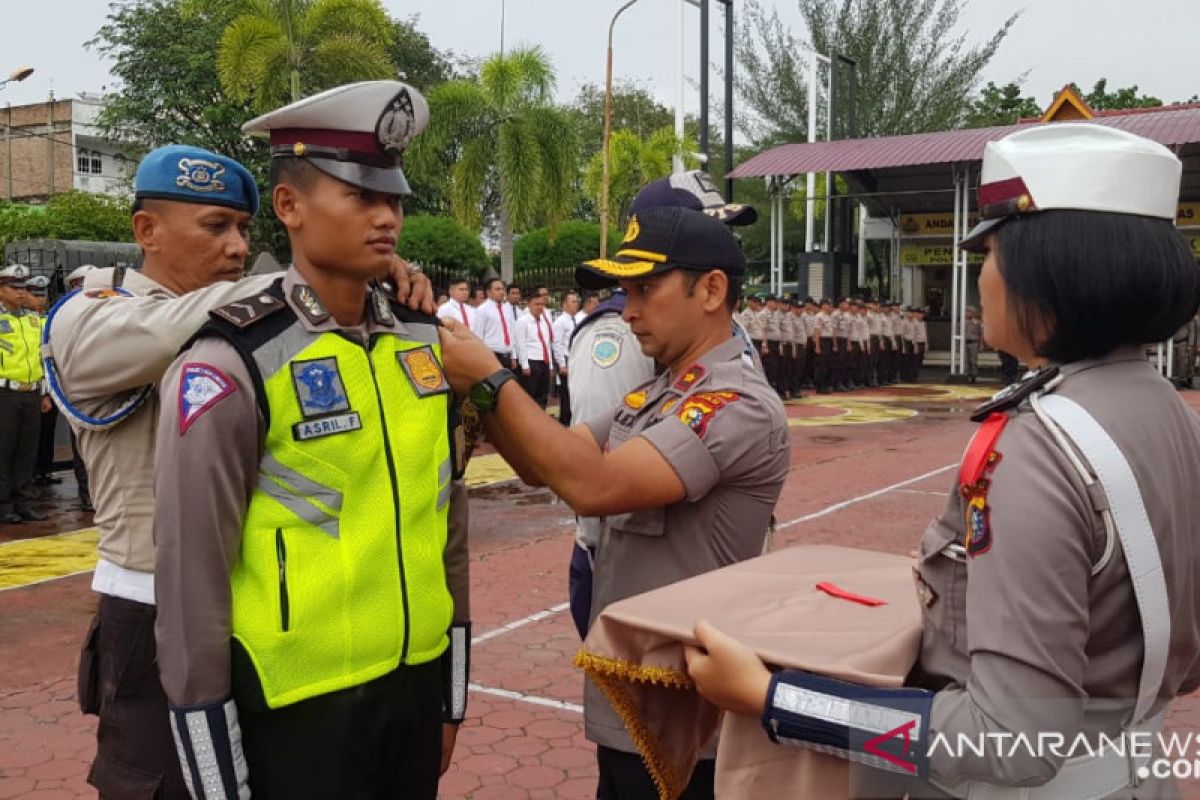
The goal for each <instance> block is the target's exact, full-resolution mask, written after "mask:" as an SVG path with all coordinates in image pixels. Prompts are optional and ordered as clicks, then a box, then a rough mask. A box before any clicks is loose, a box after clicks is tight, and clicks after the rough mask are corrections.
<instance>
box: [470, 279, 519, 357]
mask: <svg viewBox="0 0 1200 800" xmlns="http://www.w3.org/2000/svg"><path fill="white" fill-rule="evenodd" d="M484 290H485V292H486V293H487V299H486V300H484V301H483V303H481V304H480V305H479V307H478V308H476V309H475V322H476V325H477V327H475V328H474V329H473V330H474V332H475V335H476V336H478V337H479V338H480V339H482V340H483V343H484V344H486V345H487V346H488V349H489V350H491V351H492V352H493V353H494V354H495V355H496V359H497V360H499V362H500V363H501V364H504V365H505V366H506V367H509V368H510V369H516V368H517V358H516V347H515V345H516V333H517V331H516V328H517V321H516V319H515V318H514V315H513V314H512V311H511V310H510V309H509V307H508V303H506V302H504V281H502V280H500V279H499V278H492V279H491V280H490V281H488V282H487V285H486V286H485V287H484Z"/></svg>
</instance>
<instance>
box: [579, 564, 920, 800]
mask: <svg viewBox="0 0 1200 800" xmlns="http://www.w3.org/2000/svg"><path fill="white" fill-rule="evenodd" d="M912 569H913V562H912V560H911V559H909V558H905V557H903V556H895V555H890V554H887V553H878V552H874V551H870V550H856V549H853V548H849V547H835V546H832V545H799V546H796V547H790V548H786V549H783V550H779V551H777V552H774V553H771V554H769V555H765V556H762V557H760V558H755V559H751V560H750V561H744V562H741V563H739V564H735V565H733V566H729V567H725V568H724V569H719V570H716V571H714V572H709V573H705V574H703V575H698V576H696V577H695V578H690V579H688V580H685V581H680V582H679V583H676V584H672V585H670V586H666V587H663V588H662V589H656V590H654V591H651V592H646V593H645V594H641V595H637V596H635V597H630V598H628V599H626V600H622V601H620V602H617V603H613V604H612V605H610V606H609V607H608V608H606V609H605V610H604V612H603V613H602V614H601V615H600V617H599V618H598V619H597V620H596V623H595V624H594V625H593V626H592V629H591V631H590V632H589V633H588V636H587V639H586V641H584V644H583V650H581V651H580V653H579V655H577V656H576V658H575V664H576V666H579V667H582V668H583V669H584V670H585V671H586V672H587V674H588V676H589V677H590V678H591V680H593V681H595V683H596V684H597V686H599V687H600V690H601V691H602V692H603V693H604V695H605V697H607V698H608V700H609V702H610V703H611V704H612V705H613V707H614V708H615V709H616V711H617V713H618V714H619V715H620V716H621V719H622V720H623V721H624V723H625V726H626V728H627V729H628V731H629V734H630V736H631V737H632V739H633V741H634V743H635V744H636V745H637V746H638V749H639V751H640V752H641V755H642V758H643V760H644V761H645V762H646V765H647V767H648V768H649V769H650V773H651V775H652V776H653V777H654V780H655V783H656V784H657V785H658V789H659V795H660V797H662V798H663V800H674V798H676V797H678V796H679V795H680V794H681V793H682V792H683V789H684V788H685V787H686V785H687V781H688V778H689V776H690V775H691V772H692V768H693V767H694V766H695V765H696V762H697V760H698V759H699V757H700V754H701V752H702V751H703V749H704V747H705V745H706V744H708V743H709V741H710V740H711V739H712V737H713V735H714V734H716V733H717V730H718V728H720V731H721V738H720V747H719V748H718V750H717V796H718V797H721V798H741V797H821V798H836V797H839V796H842V797H844V796H847V795H848V793H849V786H850V779H849V770H848V764H847V762H845V761H843V760H842V759H839V758H836V757H833V756H827V755H823V754H820V753H817V752H815V751H811V750H807V749H804V748H797V747H781V746H779V745H775V744H773V743H772V742H771V741H770V740H769V739H768V738H767V735H766V734H765V732H764V731H763V729H762V725H761V723H760V721H759V720H758V719H754V718H749V717H740V716H737V715H733V714H727V715H725V716H724V722H723V723H722V715H721V713H720V712H719V710H718V709H717V708H716V707H715V706H713V705H711V704H710V703H708V702H707V701H705V700H704V699H702V698H701V697H700V696H699V695H698V694H697V693H696V692H695V691H694V687H693V685H692V682H691V679H690V678H688V676H687V670H686V667H685V662H684V657H683V644H684V643H687V644H695V643H696V642H695V639H694V638H693V637H692V628H693V626H694V625H695V623H696V621H697V620H698V619H701V618H705V619H708V620H709V621H710V622H712V623H713V625H715V626H716V627H717V628H719V629H721V630H722V631H724V632H725V633H728V634H730V635H731V636H734V637H735V638H737V639H738V640H739V641H741V642H742V643H744V644H746V645H747V646H749V647H750V648H751V649H752V650H754V651H755V653H757V654H758V656H759V657H760V658H762V660H763V661H764V662H766V663H767V664H768V665H770V666H771V667H780V668H791V669H803V670H808V671H810V672H816V673H820V674H822V675H826V676H828V677H831V678H839V679H842V680H846V681H852V682H855V683H862V684H868V685H873V686H900V685H901V684H902V683H903V681H904V678H905V676H906V675H907V674H908V671H909V669H911V667H912V665H913V663H914V662H915V661H916V657H917V651H918V648H919V646H920V642H921V615H920V610H919V607H918V604H917V599H916V593H915V591H914V588H913V577H912V575H913V573H912ZM818 584H823V585H825V587H826V590H822V589H818V588H817V585H818ZM839 590H840V591H844V592H846V593H850V594H853V595H857V596H859V597H860V598H872V599H877V600H880V601H883V602H882V604H879V605H867V604H864V603H863V602H857V601H855V600H852V599H845V598H843V597H837V596H835V595H836V594H837V592H838V591H839ZM830 591H832V592H833V594H831V593H830Z"/></svg>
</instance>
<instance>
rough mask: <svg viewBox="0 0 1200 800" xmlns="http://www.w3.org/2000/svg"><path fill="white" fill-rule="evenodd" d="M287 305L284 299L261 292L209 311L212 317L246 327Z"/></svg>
mask: <svg viewBox="0 0 1200 800" xmlns="http://www.w3.org/2000/svg"><path fill="white" fill-rule="evenodd" d="M286 305H287V304H286V303H284V302H283V300H281V299H279V298H277V297H273V296H272V295H270V294H267V293H266V292H259V293H258V294H255V295H251V296H250V297H245V298H242V299H241V300H235V301H234V302H232V303H230V304H229V305H224V306H221V307H220V308H214V309H213V310H212V311H210V312H208V313H209V314H210V315H211V316H212V317H214V318H216V319H221V320H224V321H225V322H228V323H229V324H230V325H233V326H234V327H237V328H241V329H245V328H248V327H250V326H251V325H253V324H254V323H256V322H258V321H259V320H262V319H265V318H266V317H268V316H270V315H271V314H273V313H275V312H276V311H278V310H280V309H281V308H285V307H286Z"/></svg>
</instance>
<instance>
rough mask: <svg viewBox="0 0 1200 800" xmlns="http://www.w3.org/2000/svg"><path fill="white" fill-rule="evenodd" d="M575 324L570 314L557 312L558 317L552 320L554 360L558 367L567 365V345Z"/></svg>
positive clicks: (569, 342)
mask: <svg viewBox="0 0 1200 800" xmlns="http://www.w3.org/2000/svg"><path fill="white" fill-rule="evenodd" d="M577 324H578V323H577V322H576V321H575V317H574V316H573V315H571V314H559V315H558V319H556V320H554V325H553V326H552V330H553V331H554V361H555V362H556V363H557V364H558V368H559V369H562V368H563V367H565V366H567V347H569V346H570V344H571V334H572V333H574V332H575V326H576V325H577Z"/></svg>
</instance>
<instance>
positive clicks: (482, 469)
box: [466, 453, 517, 488]
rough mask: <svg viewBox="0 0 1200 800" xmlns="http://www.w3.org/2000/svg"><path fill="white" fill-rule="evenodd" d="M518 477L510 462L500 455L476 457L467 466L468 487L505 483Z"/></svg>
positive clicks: (492, 454)
mask: <svg viewBox="0 0 1200 800" xmlns="http://www.w3.org/2000/svg"><path fill="white" fill-rule="evenodd" d="M515 477H517V473H515V472H513V468H512V467H510V466H509V465H508V462H507V461H505V460H504V459H503V458H501V457H500V454H499V453H491V454H490V455H486V456H474V457H472V458H471V461H470V462H469V463H468V464H467V475H466V480H467V486H468V487H471V488H474V487H477V486H488V485H490V484H493V483H503V482H504V481H509V480H512V479H513V478H515Z"/></svg>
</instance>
